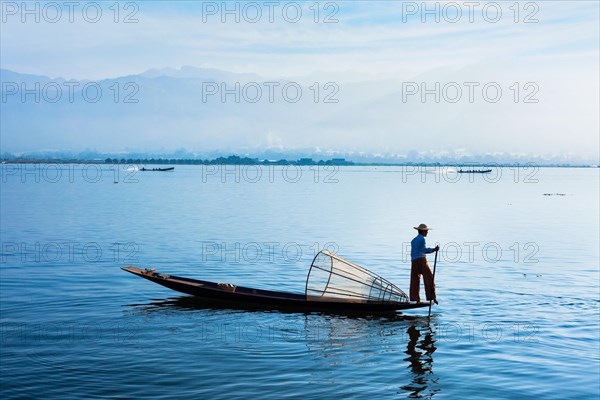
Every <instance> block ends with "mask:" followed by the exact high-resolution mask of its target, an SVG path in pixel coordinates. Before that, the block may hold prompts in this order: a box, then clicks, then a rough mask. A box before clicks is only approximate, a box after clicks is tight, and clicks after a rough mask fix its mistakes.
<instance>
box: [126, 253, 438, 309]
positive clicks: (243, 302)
mask: <svg viewBox="0 0 600 400" xmlns="http://www.w3.org/2000/svg"><path fill="white" fill-rule="evenodd" d="M122 269H123V270H124V271H127V272H130V273H132V274H134V275H137V276H139V277H141V278H144V279H147V280H149V281H152V282H154V283H158V284H159V285H162V286H165V287H167V288H169V289H172V290H176V291H178V292H182V293H186V294H190V295H193V296H197V297H199V298H203V299H209V300H215V301H219V302H227V303H230V304H231V305H232V306H234V307H235V306H236V305H237V306H239V307H242V308H243V307H246V306H259V307H261V308H263V307H264V308H268V309H271V308H285V309H293V310H298V311H319V310H323V311H340V312H370V313H371V312H372V313H377V312H391V311H397V310H407V309H412V308H421V307H429V303H424V302H421V303H414V302H409V301H408V297H407V296H406V294H405V293H404V292H402V291H401V290H400V289H398V288H397V287H396V286H395V285H393V284H391V283H390V282H388V281H387V280H385V279H383V278H381V277H380V276H378V275H375V274H373V273H371V272H370V271H368V270H366V269H364V268H362V267H360V266H357V265H356V264H352V263H350V262H348V261H346V260H344V259H342V258H341V257H338V256H336V255H333V254H331V253H329V252H327V251H321V252H319V254H317V256H316V257H315V259H314V260H313V264H312V265H311V269H310V271H309V274H308V278H307V282H306V291H305V294H297V293H288V292H279V291H272V290H263V289H254V288H249V287H243V286H236V285H232V284H226V283H215V282H208V281H202V280H197V279H191V278H185V277H181V276H176V275H167V274H161V273H158V272H156V271H155V270H154V269H140V268H136V267H132V266H129V267H123V268H122ZM327 275H328V276H327ZM365 278H366V279H365Z"/></svg>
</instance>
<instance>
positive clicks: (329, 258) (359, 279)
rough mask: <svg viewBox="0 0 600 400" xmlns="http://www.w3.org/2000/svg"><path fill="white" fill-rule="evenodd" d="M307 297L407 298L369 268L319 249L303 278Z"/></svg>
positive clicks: (348, 299) (401, 300)
mask: <svg viewBox="0 0 600 400" xmlns="http://www.w3.org/2000/svg"><path fill="white" fill-rule="evenodd" d="M306 299H307V300H310V301H343V302H350V303H371V302H376V303H390V302H399V303H406V302H408V297H407V296H406V294H405V293H404V292H403V291H402V290H400V289H399V288H398V287H397V286H396V285H394V284H393V283H391V282H389V281H388V280H386V279H384V278H382V277H380V276H379V275H377V274H374V273H372V272H371V271H369V270H367V269H365V268H363V267H361V266H360V265H356V264H354V263H351V262H350V261H347V260H344V259H343V258H341V257H339V256H336V255H335V254H332V253H330V252H328V251H327V250H323V251H320V252H319V254H317V256H316V257H315V259H314V260H313V263H312V265H311V267H310V271H309V272H308V278H307V279H306Z"/></svg>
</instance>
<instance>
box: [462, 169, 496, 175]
mask: <svg viewBox="0 0 600 400" xmlns="http://www.w3.org/2000/svg"><path fill="white" fill-rule="evenodd" d="M457 172H458V173H459V174H487V173H489V172H492V170H491V169H459V170H458V171H457Z"/></svg>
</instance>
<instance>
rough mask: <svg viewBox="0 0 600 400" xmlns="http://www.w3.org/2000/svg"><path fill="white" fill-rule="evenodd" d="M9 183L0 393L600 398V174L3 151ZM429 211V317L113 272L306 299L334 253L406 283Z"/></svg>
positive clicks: (0, 293)
mask: <svg viewBox="0 0 600 400" xmlns="http://www.w3.org/2000/svg"><path fill="white" fill-rule="evenodd" d="M119 168H126V167H119ZM1 178H2V181H1V189H2V190H1V198H0V200H1V241H2V261H1V264H0V272H1V275H0V300H1V317H0V319H1V334H2V336H1V342H0V343H1V351H0V356H1V362H0V390H1V397H2V398H3V399H13V398H39V397H43V398H48V399H50V398H56V399H68V398H102V397H113V398H141V397H152V398H165V399H167V398H173V397H176V398H189V399H199V398H214V399H221V398H222V399H230V398H253V397H255V398H265V397H281V396H288V397H292V398H319V399H320V398H342V397H343V398H435V399H442V398H450V399H455V398H503V399H506V398H520V399H521V398H526V399H528V398H531V399H538V398H543V399H595V398H598V396H599V395H600V386H599V385H600V383H599V376H600V355H599V351H600V350H599V349H600V337H599V335H600V326H599V320H600V297H599V296H600V295H599V280H600V276H599V268H600V267H599V245H598V243H599V240H600V238H599V219H600V215H599V199H600V195H599V184H598V182H599V170H598V169H594V168H590V169H576V168H568V169H566V168H540V169H537V168H532V167H529V168H520V169H517V168H502V169H497V168H494V171H493V173H492V174H490V175H486V176H482V175H474V176H467V175H457V174H456V173H454V172H452V171H451V170H448V169H434V168H428V169H420V168H416V167H340V168H337V169H334V168H329V169H326V168H325V167H318V168H317V167H312V168H309V167H302V169H301V170H300V169H298V168H296V167H289V168H282V167H276V168H274V167H236V166H227V167H225V166H211V167H202V166H176V168H175V171H173V172H141V171H137V172H136V171H127V170H124V169H118V168H116V167H111V166H105V165H91V166H82V165H63V166H58V167H57V166H53V165H27V166H18V165H10V164H4V165H2V176H1ZM115 181H116V182H118V183H117V184H116V183H114V182H115ZM422 222H424V223H427V224H428V225H430V226H432V227H433V228H434V230H432V231H431V232H430V235H429V236H428V238H427V240H428V245H430V246H433V245H434V244H435V243H439V244H440V246H441V247H442V251H441V253H440V257H439V259H438V263H437V272H436V282H437V287H438V299H439V300H440V305H439V306H437V307H434V308H433V312H432V318H431V322H428V319H427V309H421V310H414V311H407V312H406V313H404V314H397V315H387V316H368V315H366V316H344V315H331V314H321V313H308V314H305V313H282V312H277V311H242V310H235V309H224V308H211V307H210V305H209V304H205V303H198V302H194V301H193V300H192V299H191V298H190V297H189V296H184V295H180V294H178V293H176V292H173V291H170V290H168V289H166V288H163V287H161V286H158V285H155V284H153V283H151V282H149V281H146V280H143V279H140V278H138V277H135V276H133V275H131V274H128V273H126V272H124V271H122V270H120V267H122V266H126V265H135V266H138V267H142V268H145V267H152V268H156V269H157V270H158V271H159V272H165V273H168V274H177V275H183V276H190V277H196V278H200V279H205V280H212V281H218V282H228V283H234V284H239V285H245V286H254V287H259V288H266V289H276V290H286V291H292V292H299V293H301V292H302V291H303V289H304V282H305V279H306V273H307V272H308V268H309V266H310V262H311V260H312V258H313V256H314V255H315V253H316V252H317V251H318V250H319V249H321V248H325V247H327V248H329V249H330V250H333V251H335V252H337V253H338V254H339V255H341V256H342V257H344V258H347V259H349V260H351V261H354V262H356V263H358V264H360V265H363V266H365V267H367V268H369V269H371V270H372V271H374V272H376V273H379V274H380V275H382V276H384V277H386V278H388V279H389V280H391V281H392V282H394V283H396V284H397V285H398V286H399V287H400V288H402V289H403V290H405V291H408V283H409V281H408V277H409V270H410V262H409V260H408V257H407V251H408V249H407V248H406V245H407V243H409V242H410V240H411V239H412V238H413V237H414V235H415V231H414V230H413V229H412V227H413V226H416V225H417V224H419V223H422ZM430 265H433V258H432V257H431V258H430ZM421 296H422V298H424V293H423V289H421Z"/></svg>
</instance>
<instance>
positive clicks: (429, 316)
mask: <svg viewBox="0 0 600 400" xmlns="http://www.w3.org/2000/svg"><path fill="white" fill-rule="evenodd" d="M438 252H439V250H438V251H436V252H435V258H434V259H433V277H432V278H431V285H432V289H433V291H434V293H435V266H436V264H437V255H438ZM432 302H433V299H432V300H429V314H427V318H429V319H431V303H432Z"/></svg>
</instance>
